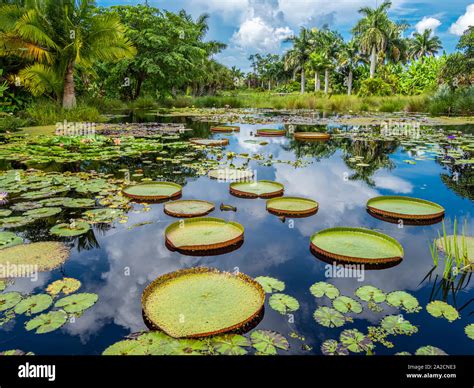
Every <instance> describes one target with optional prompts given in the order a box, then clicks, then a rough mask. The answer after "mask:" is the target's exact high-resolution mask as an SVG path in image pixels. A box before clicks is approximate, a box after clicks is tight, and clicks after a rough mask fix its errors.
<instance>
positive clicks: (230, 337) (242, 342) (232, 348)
mask: <svg viewBox="0 0 474 388" xmlns="http://www.w3.org/2000/svg"><path fill="white" fill-rule="evenodd" d="M211 346H212V347H213V348H214V350H215V351H216V352H217V353H219V354H223V355H226V356H229V355H230V356H242V355H244V354H247V351H246V350H245V349H244V348H245V347H248V346H250V341H249V339H248V338H247V337H244V336H243V335H238V334H224V335H220V336H217V337H212V338H211Z"/></svg>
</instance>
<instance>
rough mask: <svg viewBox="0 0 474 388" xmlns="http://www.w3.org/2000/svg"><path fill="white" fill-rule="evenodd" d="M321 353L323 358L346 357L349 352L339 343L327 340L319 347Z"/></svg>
mask: <svg viewBox="0 0 474 388" xmlns="http://www.w3.org/2000/svg"><path fill="white" fill-rule="evenodd" d="M321 352H322V353H323V354H324V355H325V356H347V355H348V354H349V351H348V350H347V349H346V348H345V347H344V346H343V345H342V344H340V343H339V342H337V341H336V340H333V339H329V340H326V341H324V342H323V344H322V345H321Z"/></svg>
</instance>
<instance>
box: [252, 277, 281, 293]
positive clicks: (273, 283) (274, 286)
mask: <svg viewBox="0 0 474 388" xmlns="http://www.w3.org/2000/svg"><path fill="white" fill-rule="evenodd" d="M255 280H256V281H257V282H259V283H260V285H261V286H262V287H263V290H264V291H265V292H266V293H272V292H275V291H280V292H281V291H283V290H284V289H285V283H283V282H282V281H281V280H278V279H275V278H271V277H269V276H259V277H257V278H255Z"/></svg>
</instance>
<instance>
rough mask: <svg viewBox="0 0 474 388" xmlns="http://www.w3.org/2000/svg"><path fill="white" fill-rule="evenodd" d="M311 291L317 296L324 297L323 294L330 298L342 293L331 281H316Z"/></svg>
mask: <svg viewBox="0 0 474 388" xmlns="http://www.w3.org/2000/svg"><path fill="white" fill-rule="evenodd" d="M309 291H310V292H311V294H313V295H314V296H315V297H316V298H322V297H323V296H327V297H328V298H329V299H334V298H337V297H338V296H339V294H340V292H339V290H338V288H337V287H336V286H334V285H333V284H331V283H327V282H317V283H314V284H313V285H312V286H311V287H310V289H309Z"/></svg>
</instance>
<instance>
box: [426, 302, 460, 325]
mask: <svg viewBox="0 0 474 388" xmlns="http://www.w3.org/2000/svg"><path fill="white" fill-rule="evenodd" d="M426 310H427V311H428V312H429V313H430V314H431V315H432V316H433V317H435V318H441V317H444V318H446V319H447V320H448V321H449V322H453V321H455V320H456V319H458V318H459V312H458V310H456V309H455V308H454V307H453V306H451V305H449V304H447V303H446V302H443V301H441V300H434V301H432V302H430V303H428V305H427V306H426Z"/></svg>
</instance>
